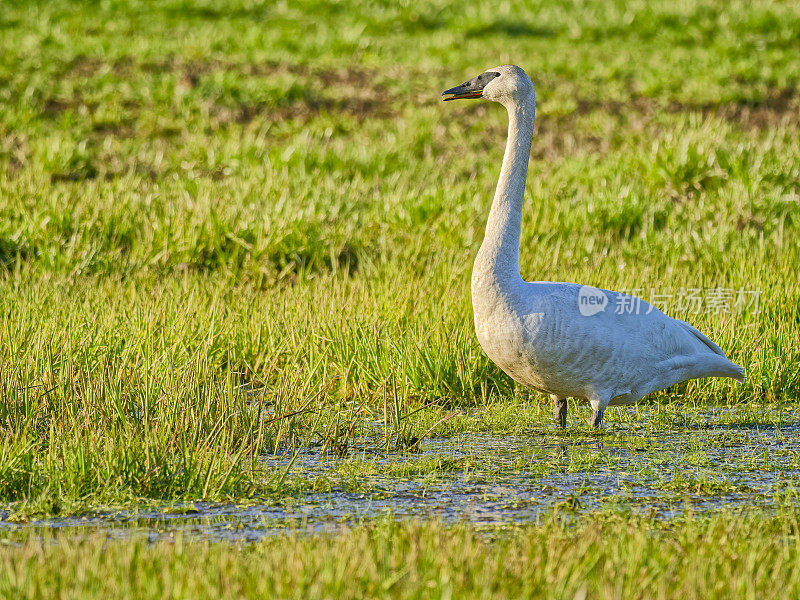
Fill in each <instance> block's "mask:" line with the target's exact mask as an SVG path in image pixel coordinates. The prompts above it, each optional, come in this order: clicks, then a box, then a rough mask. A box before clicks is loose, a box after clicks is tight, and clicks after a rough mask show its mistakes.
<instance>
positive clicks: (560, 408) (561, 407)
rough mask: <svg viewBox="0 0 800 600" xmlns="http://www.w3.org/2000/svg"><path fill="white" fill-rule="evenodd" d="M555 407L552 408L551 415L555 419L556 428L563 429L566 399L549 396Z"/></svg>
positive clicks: (565, 421) (564, 425) (565, 418)
mask: <svg viewBox="0 0 800 600" xmlns="http://www.w3.org/2000/svg"><path fill="white" fill-rule="evenodd" d="M550 397H551V398H552V399H553V402H554V403H555V406H554V407H553V414H554V415H555V417H556V427H558V428H559V429H564V428H565V427H566V426H567V399H566V398H563V397H561V396H557V395H556V394H550Z"/></svg>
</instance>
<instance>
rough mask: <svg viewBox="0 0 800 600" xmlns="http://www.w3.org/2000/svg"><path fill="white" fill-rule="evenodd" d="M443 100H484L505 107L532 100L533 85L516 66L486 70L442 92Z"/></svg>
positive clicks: (503, 66)
mask: <svg viewBox="0 0 800 600" xmlns="http://www.w3.org/2000/svg"><path fill="white" fill-rule="evenodd" d="M442 96H443V97H444V100H445V101H447V100H460V99H462V98H486V99H487V100H491V101H492V102H499V103H500V104H503V105H506V104H509V103H519V102H522V101H526V100H528V99H533V98H534V92H533V83H532V82H531V80H530V78H529V77H528V76H527V75H526V74H525V71H523V70H522V69H520V68H519V67H518V66H516V65H502V66H500V67H494V68H493V69H487V70H486V71H485V72H484V73H481V74H480V75H478V76H477V77H473V78H472V79H470V80H469V81H465V82H464V83H462V84H461V85H457V86H456V87H454V88H450V89H449V90H445V91H444V92H442Z"/></svg>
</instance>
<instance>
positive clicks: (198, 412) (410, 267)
mask: <svg viewBox="0 0 800 600" xmlns="http://www.w3.org/2000/svg"><path fill="white" fill-rule="evenodd" d="M0 19H1V20H2V21H0V26H2V28H3V33H4V35H3V36H2V41H1V42H0V50H2V52H1V53H0V55H2V59H1V60H0V189H2V194H0V265H1V266H2V267H1V268H2V270H3V271H2V275H0V276H2V278H3V285H2V288H0V336H1V337H2V340H3V343H2V345H0V385H1V386H2V393H3V397H4V399H5V402H4V403H3V405H2V406H1V407H0V427H2V430H3V432H4V434H3V436H2V447H1V448H0V473H3V475H4V476H3V477H2V482H3V483H2V485H1V486H0V500H2V501H6V502H18V501H21V500H25V501H26V502H34V503H36V502H39V501H41V502H40V503H43V505H45V506H46V505H48V503H52V504H53V505H57V506H63V505H67V504H69V505H71V506H80V505H82V504H86V505H93V504H97V503H105V502H123V503H124V502H130V501H135V500H137V499H165V500H173V499H181V498H186V499H193V498H212V499H220V498H234V497H242V496H247V495H254V494H255V495H259V494H268V493H270V490H274V489H277V488H279V487H280V485H279V484H280V483H281V474H280V473H272V472H264V470H263V468H261V467H260V466H259V463H258V457H259V456H261V455H262V454H263V453H265V452H271V451H276V450H277V451H284V450H285V449H286V448H292V447H297V446H298V445H305V444H308V443H320V444H323V446H324V447H325V448H326V449H327V450H331V451H335V452H340V453H341V452H344V451H345V449H346V447H347V445H348V443H349V442H348V441H347V440H349V439H355V438H358V437H360V436H364V435H374V431H373V429H371V426H370V423H372V422H374V421H378V422H382V423H383V424H384V426H385V428H386V430H387V431H388V433H387V434H386V437H385V440H384V442H385V448H386V449H387V450H392V449H394V448H402V447H405V446H408V445H413V443H414V441H415V440H416V439H418V438H419V437H421V436H424V435H439V434H452V433H456V432H458V431H459V428H460V427H462V429H461V430H464V429H463V428H467V429H469V428H474V427H475V425H474V424H472V425H467V423H474V419H464V418H463V417H462V416H460V415H461V414H462V413H463V411H465V410H471V409H476V408H480V409H485V408H487V407H488V408H490V409H491V410H490V412H489V416H487V417H486V419H487V421H486V424H484V425H483V426H478V428H481V427H482V428H483V429H484V430H486V429H492V430H494V431H509V430H513V429H514V427H515V423H518V422H520V421H519V420H518V419H519V417H518V415H517V413H518V410H519V404H518V403H517V402H516V401H513V400H512V398H513V397H514V396H515V394H516V390H515V386H514V384H513V382H511V381H510V380H509V379H508V378H507V377H506V376H505V375H503V374H502V373H501V372H499V371H498V370H497V369H496V368H495V367H494V366H493V365H492V364H491V363H490V361H489V360H488V359H487V358H486V357H485V356H483V354H482V353H481V351H480V349H479V347H478V345H477V344H476V342H475V339H474V335H473V333H472V325H471V310H470V305H469V292H468V280H469V270H470V267H471V261H472V258H473V256H474V254H475V251H476V249H477V246H478V245H479V243H480V239H481V235H482V229H483V221H484V218H485V216H486V212H487V209H488V202H489V199H490V197H491V194H492V189H493V186H494V182H495V177H496V174H497V171H498V169H499V162H500V156H501V146H502V144H503V139H504V127H505V115H504V114H503V112H502V109H500V108H498V107H494V106H487V105H484V104H482V103H463V104H461V105H456V106H451V105H447V106H445V105H442V104H441V102H440V100H439V92H440V90H441V89H443V88H444V87H445V86H446V85H448V84H452V83H453V82H458V81H461V80H463V79H464V78H465V77H467V76H468V75H470V74H473V73H475V72H478V71H480V70H481V69H483V68H486V67H488V66H491V65H493V64H495V63H500V62H505V61H514V62H517V63H519V64H521V65H522V66H524V67H525V68H526V69H527V70H528V71H529V73H530V74H531V75H532V77H533V80H534V82H535V83H536V85H537V90H538V99H539V103H538V109H539V110H538V114H537V117H538V120H537V137H536V140H535V142H534V152H533V159H532V162H531V172H530V177H529V183H528V196H529V200H528V202H527V204H526V206H525V213H524V226H523V236H522V252H521V254H522V256H521V262H522V265H523V272H524V274H525V275H526V276H528V277H530V278H538V279H549V280H562V281H577V282H582V283H587V284H593V285H597V286H602V287H606V288H612V289H625V290H638V292H637V293H639V294H640V295H642V296H644V297H645V298H646V299H647V298H653V297H654V296H655V295H665V299H666V300H667V301H671V304H670V305H668V306H667V311H668V312H669V313H670V314H672V315H674V316H677V317H682V318H686V319H688V320H689V321H691V322H692V323H694V324H695V325H697V326H698V327H699V328H700V329H702V330H703V331H705V332H707V333H708V334H709V335H711V336H712V337H713V338H714V339H715V340H717V341H718V342H719V343H720V345H721V346H722V347H723V348H725V350H726V351H727V352H728V353H729V355H730V356H731V358H732V359H733V360H734V361H736V362H738V363H740V364H742V365H743V366H744V367H745V368H746V369H747V372H748V375H749V380H748V383H747V384H746V385H743V386H736V385H731V384H730V383H729V382H727V381H706V382H702V383H690V384H687V385H683V386H679V387H678V388H676V389H675V390H672V391H670V392H667V393H662V394H660V395H658V396H656V399H657V400H658V399H659V398H660V400H658V401H659V402H664V401H668V400H669V399H670V398H679V399H680V400H679V401H681V402H687V403H688V404H692V405H695V404H697V403H726V404H734V405H745V404H750V403H753V402H755V403H758V404H761V405H764V404H769V405H773V404H779V403H783V402H794V401H796V400H797V399H798V390H800V376H799V375H798V373H799V372H800V370H798V360H799V359H800V338H799V336H800V334H798V331H799V330H800V329H799V328H798V325H800V308H798V305H799V304H800V302H799V301H800V288H799V287H798V280H797V264H798V262H799V261H800V250H798V246H797V244H796V242H795V239H796V236H797V235H798V232H800V201H799V200H798V198H800V196H799V194H800V167H798V165H800V160H799V159H800V152H799V151H798V145H797V136H798V125H800V122H799V120H798V118H797V115H798V107H800V94H799V93H798V92H797V82H798V77H799V76H800V67H798V63H797V61H796V60H794V56H795V54H796V50H797V47H798V40H797V35H798V31H800V12H798V11H797V10H795V9H794V8H793V7H792V6H791V5H790V4H786V3H780V2H760V3H757V4H755V5H752V6H751V5H750V3H734V4H731V5H726V6H724V7H723V6H722V5H719V4H717V3H708V2H707V3H697V4H692V3H678V4H676V3H666V2H663V3H662V2H655V3H633V4H631V3H627V2H626V3H622V2H620V3H607V2H596V3H585V4H584V5H582V7H581V8H570V7H569V6H568V5H566V4H563V5H550V4H542V5H531V6H527V5H526V6H522V5H513V6H512V5H504V7H501V8H499V9H495V8H490V7H488V6H484V5H481V4H480V3H474V4H467V5H465V4H464V3H457V4H449V3H445V2H439V3H434V4H427V5H426V6H425V7H424V8H420V7H417V8H413V7H411V6H405V7H398V6H395V5H393V4H386V5H371V4H369V5H368V4H359V3H358V2H351V3H348V4H332V5H328V4H326V3H315V2H307V3H293V4H292V7H291V8H290V7H288V5H286V6H285V5H281V4H277V5H271V4H262V3H257V2H256V3H250V2H241V3H237V2H231V3H229V4H228V5H225V6H222V5H220V6H217V5H216V4H214V5H211V4H193V3H186V2H171V3H169V2H168V3H159V4H157V5H152V4H150V3H137V2H114V3H100V4H82V3H42V4H37V3H23V4H21V5H15V6H8V7H5V9H4V10H3V11H2V16H0ZM299 31H305V32H309V34H308V35H298V32H299ZM121 39H125V40H126V43H124V44H121V43H119V42H118V40H121ZM510 49H513V54H510V53H509V50H510ZM691 288H699V289H701V290H703V292H702V294H701V295H703V296H704V297H705V298H706V300H707V301H710V297H711V296H712V295H714V294H715V292H714V290H717V289H726V290H734V294H738V292H740V291H748V290H756V291H759V292H760V296H759V306H758V310H754V309H753V308H752V307H751V308H745V307H736V306H733V305H731V306H732V310H731V311H729V312H724V311H722V312H707V311H705V310H702V311H700V312H694V311H693V307H692V305H691V304H686V305H685V306H681V305H680V302H679V301H678V298H679V296H682V295H685V294H684V293H683V292H682V290H685V289H691ZM666 296H671V299H670V298H668V297H666ZM539 400H540V399H539V398H538V397H537V398H535V399H534V402H538V401H539ZM541 401H543V402H544V401H545V399H543V398H542V399H541ZM504 406H505V407H507V408H506V409H505V410H504V409H503V407H504ZM492 407H493V408H492ZM418 409H421V410H418ZM414 411H416V412H414ZM458 411H461V412H460V413H459V412H458ZM453 412H456V413H457V414H455V415H453V414H452V413H453ZM534 412H535V413H536V416H535V417H534V418H533V419H532V420H528V421H522V422H526V423H527V424H528V425H529V426H532V427H538V428H539V429H542V428H543V427H544V426H545V423H546V422H547V420H548V416H547V411H542V410H540V409H536V410H535V411H534ZM500 414H503V415H505V417H504V418H502V419H499V418H498V417H497V415H500ZM448 417H449V418H448ZM441 419H446V420H445V421H444V422H441V423H439V424H438V425H437V422H438V421H440V420H441ZM517 429H518V427H517ZM276 486H277V487H276Z"/></svg>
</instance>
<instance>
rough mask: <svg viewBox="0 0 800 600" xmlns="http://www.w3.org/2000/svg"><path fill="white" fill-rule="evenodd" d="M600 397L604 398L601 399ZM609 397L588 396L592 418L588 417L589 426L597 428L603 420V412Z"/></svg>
mask: <svg viewBox="0 0 800 600" xmlns="http://www.w3.org/2000/svg"><path fill="white" fill-rule="evenodd" d="M600 398H604V399H603V400H601V399H600ZM609 402H611V398H608V397H607V396H605V395H602V396H599V397H598V396H594V397H589V404H591V405H592V418H591V419H589V427H594V428H599V427H600V423H602V421H603V413H604V412H605V411H606V407H607V406H608V403H609Z"/></svg>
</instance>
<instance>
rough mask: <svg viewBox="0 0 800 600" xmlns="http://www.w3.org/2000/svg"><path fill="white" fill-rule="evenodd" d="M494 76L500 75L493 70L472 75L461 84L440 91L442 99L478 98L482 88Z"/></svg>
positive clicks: (481, 93) (481, 94)
mask: <svg viewBox="0 0 800 600" xmlns="http://www.w3.org/2000/svg"><path fill="white" fill-rule="evenodd" d="M495 77H500V73H495V72H494V71H486V73H481V74H480V75H478V76H477V77H473V78H472V79H470V80H469V81H465V82H464V83H462V84H461V85H457V86H456V87H453V88H450V89H449V90H445V91H443V92H442V99H443V100H444V101H445V102H447V101H448V100H462V99H466V98H480V97H481V96H483V88H485V87H486V85H487V84H488V83H489V82H490V81H491V80H492V79H494V78H495Z"/></svg>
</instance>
